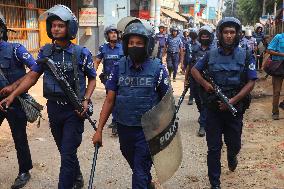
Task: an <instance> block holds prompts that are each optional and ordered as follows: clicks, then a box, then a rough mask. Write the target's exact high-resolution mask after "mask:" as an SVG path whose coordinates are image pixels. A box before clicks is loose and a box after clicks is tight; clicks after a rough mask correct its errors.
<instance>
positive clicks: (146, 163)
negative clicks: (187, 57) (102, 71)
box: [93, 22, 169, 189]
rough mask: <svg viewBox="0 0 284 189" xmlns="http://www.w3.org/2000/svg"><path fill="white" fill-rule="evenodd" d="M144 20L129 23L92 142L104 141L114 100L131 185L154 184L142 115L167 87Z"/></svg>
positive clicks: (143, 187) (146, 187)
mask: <svg viewBox="0 0 284 189" xmlns="http://www.w3.org/2000/svg"><path fill="white" fill-rule="evenodd" d="M151 33H152V32H151V31H149V30H148V29H147V28H146V27H145V26H144V24H143V23H142V22H135V23H130V24H129V25H128V26H127V27H126V29H125V31H124V34H123V37H122V41H123V51H124V54H125V57H123V58H122V59H120V61H119V62H118V63H117V64H116V65H115V67H114V69H113V71H112V73H111V77H110V79H109V80H108V81H107V84H106V87H107V90H108V94H107V97H106V99H105V102H104V105H103V107H102V111H101V113H100V119H99V124H98V129H97V131H96V133H95V134H94V136H93V143H94V144H96V143H100V144H102V130H103V127H104V125H105V123H106V121H107V119H108V117H109V115H110V113H111V111H112V108H113V106H114V104H115V109H116V110H117V113H116V114H115V116H116V121H117V123H118V128H117V130H118V136H119V142H120V150H121V152H122V155H123V156H124V157H125V159H126V160H127V162H128V164H129V165H130V168H131V169H132V188H133V189H149V188H152V187H151V180H152V177H151V173H150V170H151V166H152V160H151V155H150V151H149V148H148V144H147V142H146V140H145V136H144V133H143V129H142V124H141V117H142V115H143V114H144V113H145V112H147V111H148V110H150V109H151V108H152V107H153V106H155V105H156V104H157V103H158V102H159V101H160V100H161V99H162V97H163V96H164V95H165V94H166V92H167V90H168V87H169V86H168V74H167V72H166V69H165V67H164V66H163V65H162V64H161V61H160V60H159V59H152V58H150V56H151V53H152V51H153V47H154V40H153V39H154V37H153V36H154V35H152V34H151Z"/></svg>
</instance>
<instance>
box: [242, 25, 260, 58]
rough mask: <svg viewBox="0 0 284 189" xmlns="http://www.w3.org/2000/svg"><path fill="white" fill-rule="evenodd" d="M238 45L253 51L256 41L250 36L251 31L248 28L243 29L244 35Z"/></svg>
mask: <svg viewBox="0 0 284 189" xmlns="http://www.w3.org/2000/svg"><path fill="white" fill-rule="evenodd" d="M240 46H241V47H243V48H245V49H246V50H250V51H251V53H254V52H255V50H256V48H257V42H256V39H255V38H254V37H252V31H251V30H250V29H246V30H245V37H244V38H242V40H241V41H240Z"/></svg>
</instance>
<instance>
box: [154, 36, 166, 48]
mask: <svg viewBox="0 0 284 189" xmlns="http://www.w3.org/2000/svg"><path fill="white" fill-rule="evenodd" d="M166 39H167V36H166V35H165V34H163V33H157V34H156V40H157V41H159V47H164V46H165V44H166Z"/></svg>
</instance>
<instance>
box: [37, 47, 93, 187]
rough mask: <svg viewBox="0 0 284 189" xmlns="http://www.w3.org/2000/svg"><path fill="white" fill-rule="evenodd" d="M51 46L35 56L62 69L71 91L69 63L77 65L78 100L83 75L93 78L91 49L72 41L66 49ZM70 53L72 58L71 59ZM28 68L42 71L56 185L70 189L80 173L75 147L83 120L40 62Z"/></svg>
mask: <svg viewBox="0 0 284 189" xmlns="http://www.w3.org/2000/svg"><path fill="white" fill-rule="evenodd" d="M54 49H56V48H54V45H51V44H48V45H46V46H44V47H43V48H41V50H40V52H39V55H38V58H44V57H49V58H51V59H52V60H53V61H54V62H55V63H56V66H58V67H59V68H60V69H61V71H63V72H64V74H65V76H66V77H67V80H68V81H69V83H70V84H71V86H72V88H73V89H74V91H76V84H75V83H74V80H75V78H74V66H73V64H77V66H78V68H77V70H78V78H79V83H80V84H79V85H80V86H79V89H78V92H79V98H81V99H82V98H83V97H84V95H85V91H86V76H87V77H88V78H95V77H96V71H95V69H94V65H93V60H92V54H91V52H90V51H89V50H88V49H87V48H83V47H81V46H78V45H74V44H72V43H71V44H70V45H69V46H68V47H67V48H66V49H61V50H54ZM74 56H75V57H76V59H74V58H73V57H74ZM74 60H76V62H74ZM32 70H33V71H35V72H37V73H44V76H43V94H44V97H45V98H47V113H48V118H49V123H50V128H51V132H52V135H53V137H54V140H55V142H56V145H57V148H58V150H59V152H60V155H61V167H60V174H59V183H58V188H59V189H70V188H72V187H73V184H74V181H75V179H76V177H77V175H78V174H79V173H80V165H79V161H78V158H77V148H78V147H79V146H80V144H81V142H82V133H83V131H84V119H81V118H80V117H78V115H77V114H76V112H75V111H74V108H73V106H72V105H71V104H70V103H69V102H68V100H67V99H66V97H65V94H64V92H63V91H62V90H61V87H60V86H59V85H58V83H57V82H56V80H55V78H53V76H52V75H51V73H49V71H48V70H44V69H43V67H42V65H37V64H36V65H34V66H33V67H32Z"/></svg>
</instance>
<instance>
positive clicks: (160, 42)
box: [155, 33, 168, 60]
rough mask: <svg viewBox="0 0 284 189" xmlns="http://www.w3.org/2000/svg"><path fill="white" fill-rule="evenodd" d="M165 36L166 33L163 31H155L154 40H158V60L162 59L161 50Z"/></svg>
mask: <svg viewBox="0 0 284 189" xmlns="http://www.w3.org/2000/svg"><path fill="white" fill-rule="evenodd" d="M167 37H168V36H167V34H164V33H157V34H156V35H155V40H156V41H157V42H159V46H158V53H157V58H159V59H160V60H162V56H163V50H164V48H165V45H166V41H167Z"/></svg>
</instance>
